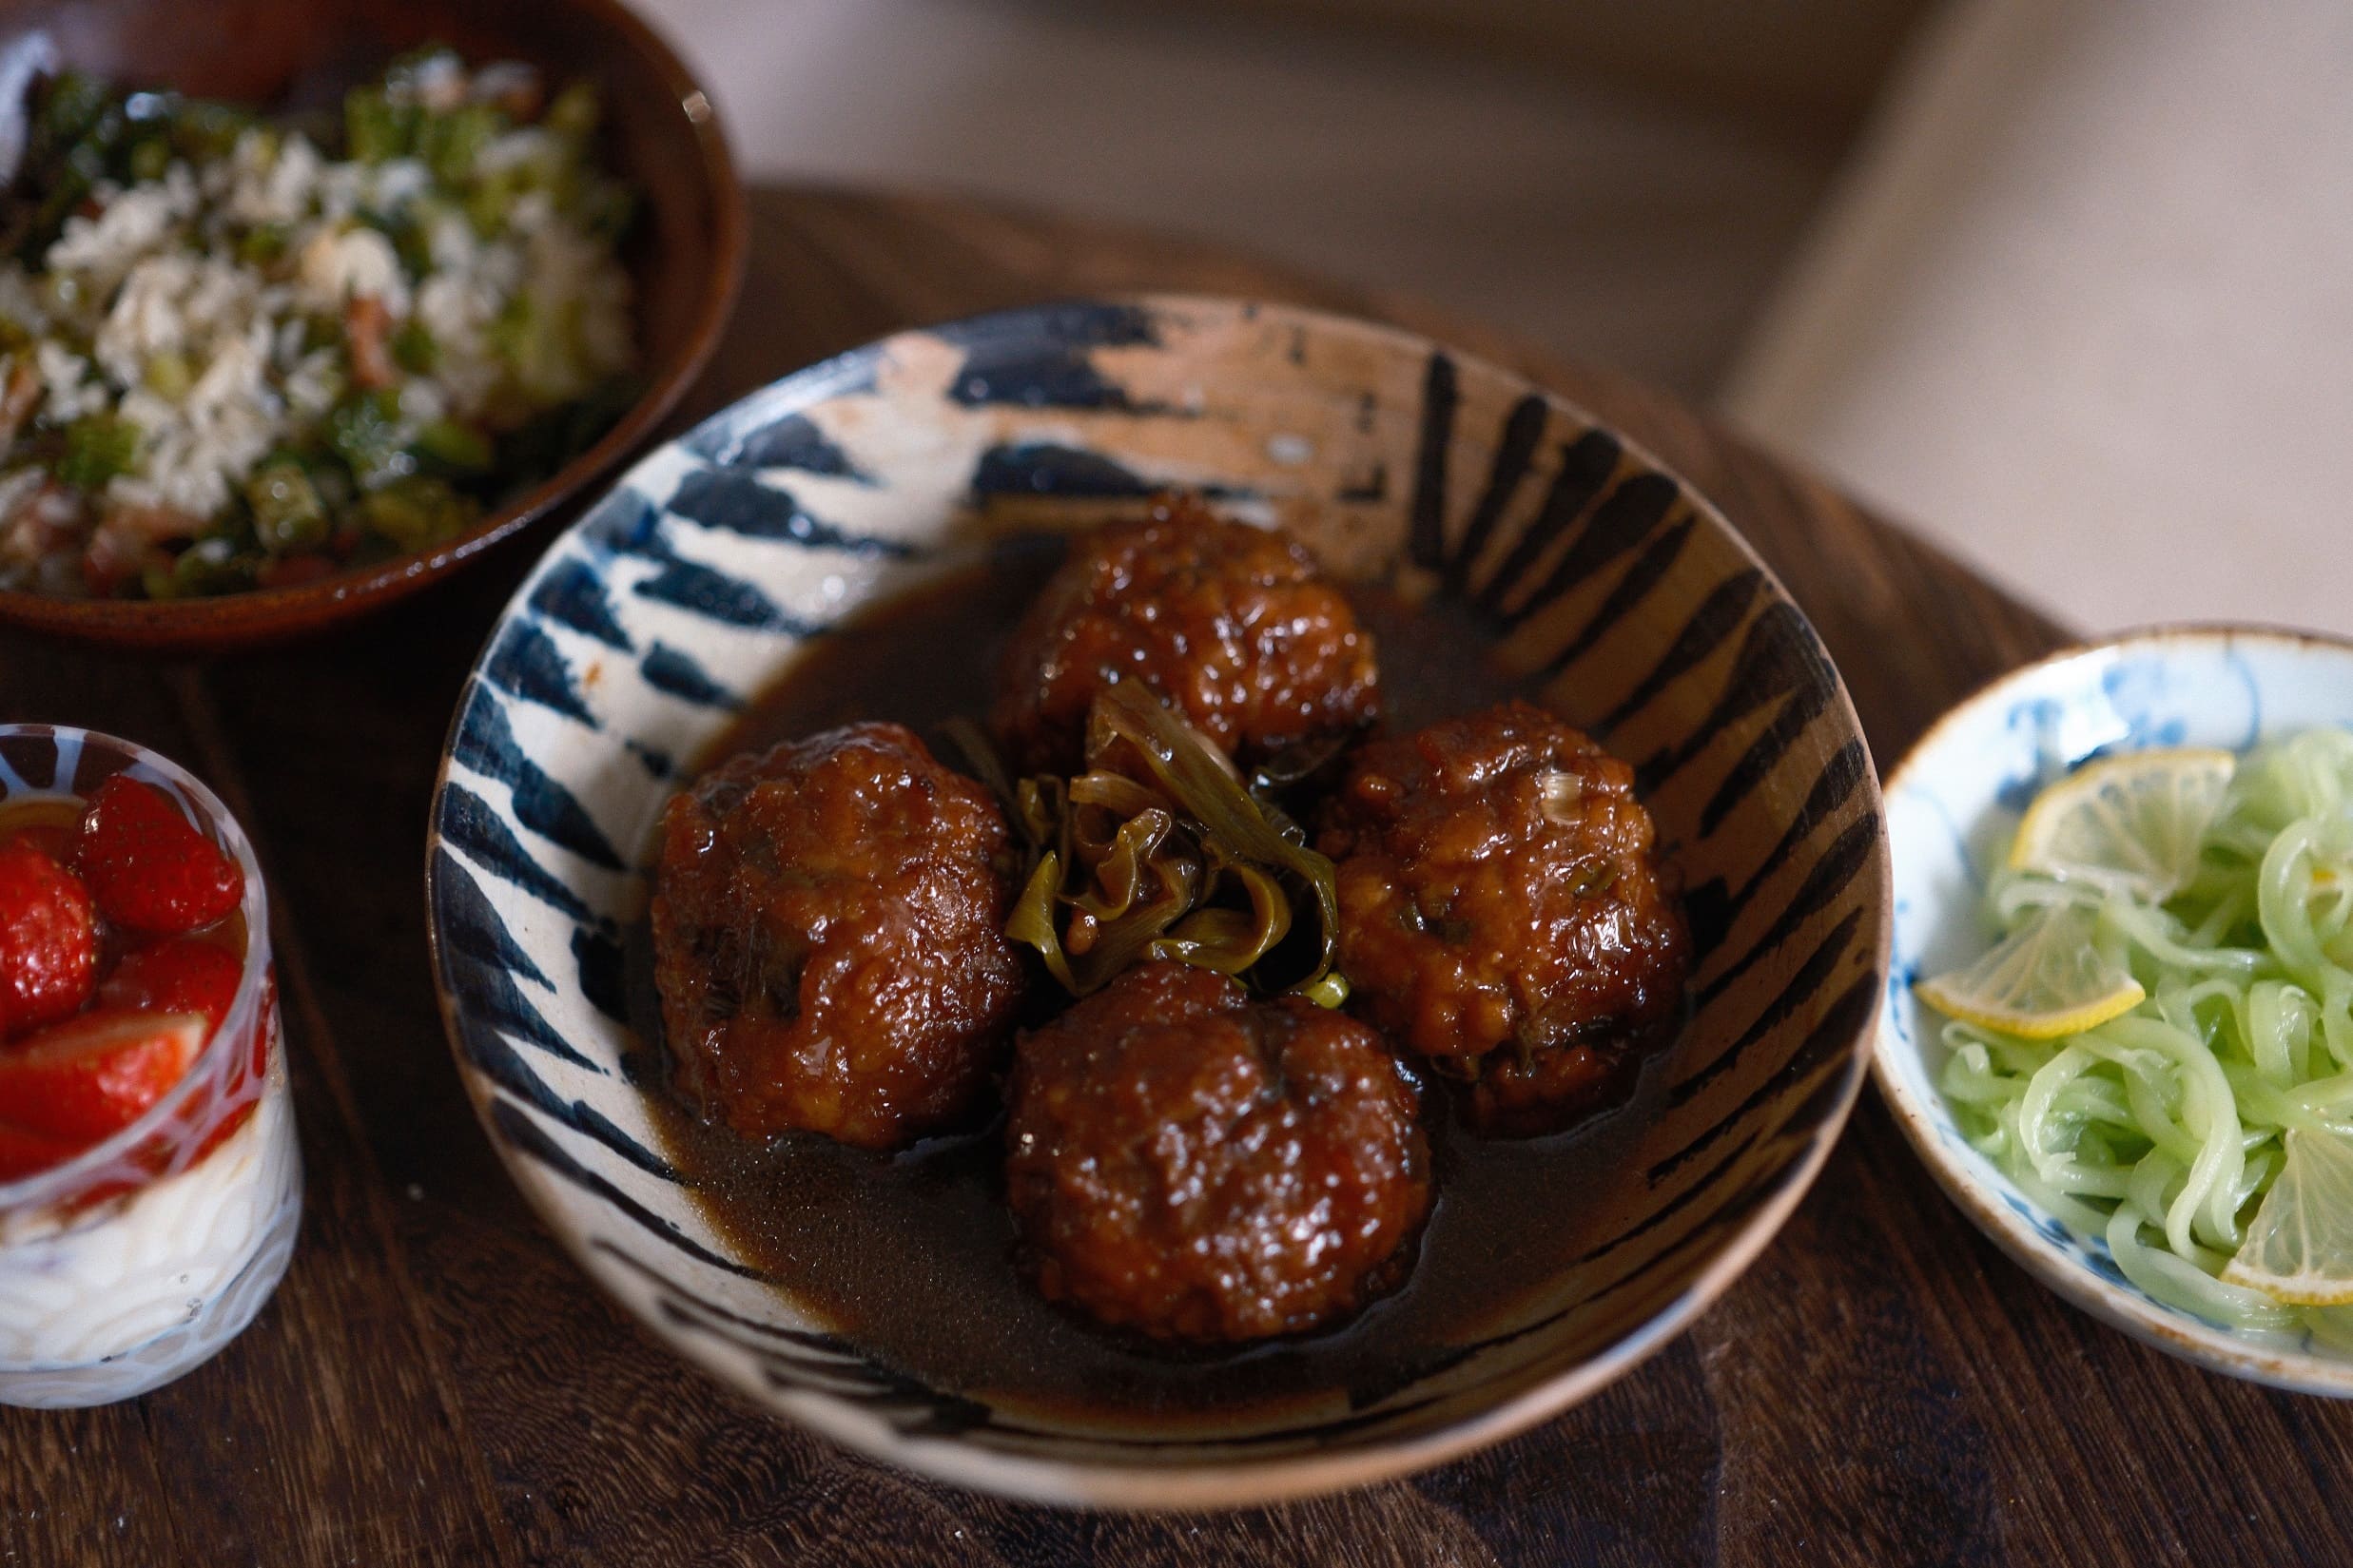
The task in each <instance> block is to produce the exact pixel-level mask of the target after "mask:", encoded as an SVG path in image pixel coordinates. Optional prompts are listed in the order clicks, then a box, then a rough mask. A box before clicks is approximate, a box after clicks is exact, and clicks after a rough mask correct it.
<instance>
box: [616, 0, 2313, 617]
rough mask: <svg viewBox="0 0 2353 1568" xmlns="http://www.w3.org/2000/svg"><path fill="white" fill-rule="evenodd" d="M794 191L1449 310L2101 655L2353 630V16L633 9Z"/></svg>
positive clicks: (1668, 6)
mask: <svg viewBox="0 0 2353 1568" xmlns="http://www.w3.org/2000/svg"><path fill="white" fill-rule="evenodd" d="M636 3H637V4H639V5H640V6H641V8H642V9H644V10H646V11H648V12H649V13H650V14H651V16H652V17H653V18H654V20H655V22H656V24H657V25H658V26H660V27H662V28H663V29H664V30H665V31H666V32H667V33H668V34H669V35H670V36H671V38H672V39H673V41H674V42H676V43H677V44H678V46H679V47H680V48H681V49H682V50H683V51H684V52H685V53H686V54H687V55H688V57H689V58H690V60H691V61H692V62H693V63H694V64H695V66H696V67H697V68H698V69H699V70H700V71H701V72H702V73H703V74H704V76H705V79H706V80H707V81H708V82H710V84H711V85H712V86H713V87H714V90H715V95H716V96H717V97H718V99H719V100H720V103H721V106H722V108H723V110H724V112H725V114H726V117H727V119H728V122H729V126H730V127H731V128H732V131H733V134H734V137H735V141H736V144H737V146H738V149H739V151H740V153H741V154H742V155H743V158H744V161H745V163H746V165H747V166H748V168H749V172H750V173H751V174H752V175H753V177H755V178H771V179H818V180H832V181H845V182H853V183H859V184H888V185H896V186H913V187H919V188H934V189H939V188H946V189H956V190H965V191H972V192H978V193H981V194H982V195H986V196H990V197H995V198H999V199H1001V200H1007V201H1013V202H1019V203H1033V204H1038V205H1044V206H1050V207H1054V208H1058V209H1062V210H1067V211H1071V212H1076V213H1081V214H1092V215H1096V216H1099V217H1103V218H1107V219H1114V220H1118V221H1121V222H1124V223H1140V224H1147V225H1155V226H1157V227H1160V228H1164V229H1169V230H1174V231H1180V232H1184V233H1189V234H1193V235H1196V236H1203V237H1206V238H1209V239H1212V240H1216V241H1221V242H1227V243H1231V244H1234V245H1237V246H1241V247H1243V248H1246V249H1249V250H1253V251H1256V252H1259V253H1262V254H1265V255H1269V256H1273V257H1278V258H1281V259H1284V260H1287V261H1293V262H1296V263H1300V264H1303V265H1307V266H1311V267H1315V268H1319V269H1321V270H1323V271H1325V272H1327V273H1330V274H1332V275H1334V276H1337V277H1340V278H1343V279H1348V280H1352V281H1357V282H1360V283H1365V284H1370V285H1374V286H1379V287H1388V288H1399V289H1408V290H1412V291H1415V292H1417V293H1419V294H1421V295H1423V296H1425V297H1427V298H1429V299H1432V300H1437V301H1440V302H1442V303H1445V304H1448V305H1450V306H1452V307H1454V308H1456V309H1458V310H1462V311H1468V312H1473V313H1476V314H1478V315H1480V316H1483V317H1485V318H1487V319H1489V320H1491V321H1493V322H1495V323H1497V324H1499V325H1502V326H1505V327H1507V328H1509V329H1511V330H1514V331H1516V332H1518V333H1520V334H1522V335H1523V336H1526V337H1527V338H1529V339H1534V340H1536V341H1538V342H1541V343H1543V344H1546V345H1547V346H1549V347H1552V348H1554V349H1557V350H1560V351H1563V352H1565V353H1569V354H1574V355H1580V356H1585V357H1587V358H1594V359H1599V360H1604V361H1607V362H1609V363H1612V364H1615V365H1617V366H1619V367H1621V368H1623V369H1625V370H1628V371H1631V372H1633V373H1635V374H1636V375H1639V376H1642V377H1647V378H1649V379H1651V380H1654V381H1657V382H1660V383H1662V384H1663V385H1665V386H1668V387H1670V388H1672V389H1673V390H1675V391H1677V392H1679V393H1682V395H1684V396H1686V397H1691V398H1694V399H1697V400H1702V401H1712V402H1715V403H1717V404H1718V405H1719V406H1720V407H1721V408H1722V409H1723V411H1724V412H1725V413H1726V415H1727V416H1729V417H1731V418H1733V419H1735V420H1736V421H1737V422H1739V423H1741V424H1743V425H1745V426H1746V427H1747V428H1748V429H1750V430H1751V431H1752V432H1754V433H1756V434H1757V435H1759V436H1760V437H1762V438H1763V439H1765V440H1766V441H1767V442H1768V443H1770V444H1774V445H1777V446H1779V447H1781V448H1782V449H1784V450H1786V451H1788V452H1790V453H1792V454H1795V455H1799V456H1801V457H1804V458H1806V459H1807V460H1809V461H1812V462H1814V463H1816V464H1818V465H1819V466H1821V467H1823V468H1825V469H1826V470H1828V471H1829V472H1830V473H1832V474H1834V475H1835V476H1837V477H1838V478H1839V479H1841V480H1842V481H1844V482H1846V483H1847V484H1848V485H1850V486H1851V487H1853V488H1855V489H1857V490H1858V491H1859V492H1860V493H1862V494H1865V495H1866V496H1868V497H1869V498H1871V499H1873V500H1874V501H1876V502H1877V503H1878V504H1879V505H1880V506H1881V507H1882V508H1883V509H1884V510H1886V511H1888V512H1889V513H1893V514H1895V515H1897V516H1899V517H1902V518H1904V519H1906V520H1908V521H1910V522H1911V523H1912V524H1914V525H1915V526H1916V527H1917V528H1919V529H1920V530H1921V531H1922V532H1925V533H1928V534H1929V535H1931V536H1932V537H1934V538H1935V539H1936V540H1938V541H1939V542H1941V543H1943V544H1944V545H1945V546H1947V547H1948V548H1950V549H1952V550H1954V551H1955V552H1958V553H1960V554H1962V555H1964V556H1965V557H1966V558H1968V559H1969V560H1971V561H1972V562H1973V563H1974V564H1975V565H1977V566H1979V567H1980V568H1981V569H1983V570H1985V571H1989V572H1992V573H1993V574H1994V575H1995V576H1997V577H1999V578H2001V579H2003V580H2005V581H2006V582H2007V583H2008V584H2009V585H2010V586H2012V587H2013V589H2015V590H2017V591H2019V592H2021V593H2023V594H2025V595H2027V596H2028V597H2030V598H2032V599H2033V600H2035V601H2037V602H2039V603H2041V604H2043V605H2045V606H2047V607H2049V608H2051V609H2052V610H2055V611H2057V612H2058V613H2059V614H2060V615H2062V616H2063V617H2065V618H2068V619H2070V620H2071V621H2072V622H2073V623H2074V624H2076V625H2078V626H2080V627H2082V628H2084V629H2087V630H2090V629H2105V628H2109V627H2113V626H2117V625H2122V624H2129V623H2133V622H2143V621H2150V620H2157V619H2184V618H2216V617H2223V616H2229V617H2234V618H2248V619H2267V620H2274V621H2285V622H2290V623H2296V624H2304V625H2309V626H2317V627H2324V628H2328V629H2337V630H2340V631H2343V632H2348V633H2353V596H2348V595H2346V594H2345V593H2343V591H2341V590H2339V589H2338V588H2337V586H2336V583H2335V581H2334V573H2333V572H2332V571H2331V570H2330V568H2332V567H2333V566H2334V565H2335V564H2336V563H2337V562H2338V561H2339V560H2341V559H2343V558H2344V556H2345V553H2346V552H2345V551H2344V550H2343V547H2342V546H2341V545H2339V544H2338V542H2337V540H2338V534H2339V532H2340V525H2339V524H2338V523H2337V520H2336V514H2337V513H2338V511H2339V510H2340V509H2341V501H2340V499H2339V498H2340V496H2342V494H2343V493H2344V490H2345V488H2346V486H2347V484H2348V483H2349V482H2353V440H2348V439H2347V438H2346V436H2345V435H2344V430H2345V426H2346V422H2347V416H2349V415H2353V354H2348V352H2347V349H2348V346H2353V268H2348V266H2347V265H2346V262H2347V261H2348V249H2349V248H2353V6H2348V5H2347V4H2345V3H2344V0H2240V3H2235V4H2233V5H2230V6H2222V5H2217V4H2214V3H2213V0H2132V3H2131V4H2127V5H2119V4H2117V3H2115V0H1766V3H1761V4H1760V3H1738V0H1650V3H1648V4H1644V5H1607V6H1604V5H1592V4H1588V5H1579V4H1574V3H1571V0H1195V3H1191V4H1183V3H1179V0H636Z"/></svg>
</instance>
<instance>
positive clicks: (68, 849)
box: [0, 823, 73, 865]
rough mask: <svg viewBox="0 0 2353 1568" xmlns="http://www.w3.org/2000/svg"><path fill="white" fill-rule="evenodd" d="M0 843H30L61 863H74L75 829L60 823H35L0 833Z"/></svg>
mask: <svg viewBox="0 0 2353 1568" xmlns="http://www.w3.org/2000/svg"><path fill="white" fill-rule="evenodd" d="M0 843H11V844H16V843H23V844H30V845H32V847H33V848H35V849H37V850H39V851H40V852H41V853H42V854H44V855H47V856H48V857H49V859H50V860H52V861H56V862H57V863H58V864H59V865H71V864H72V863H73V829H72V827H70V826H68V825H66V824H62V823H32V824H31V825H30V826H29V827H20V828H17V829H16V830H15V831H13V832H11V833H0Z"/></svg>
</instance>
